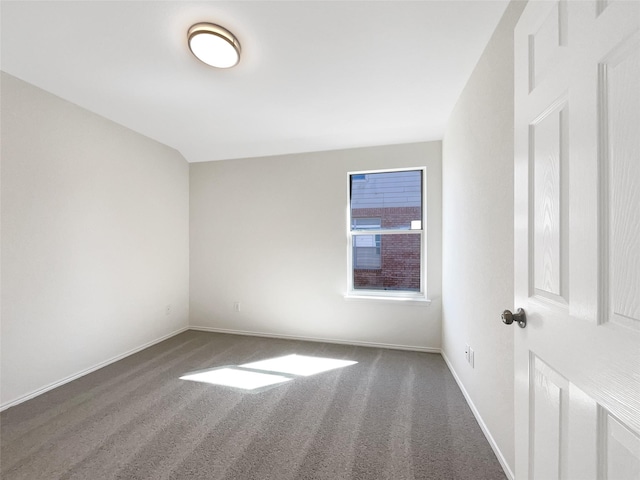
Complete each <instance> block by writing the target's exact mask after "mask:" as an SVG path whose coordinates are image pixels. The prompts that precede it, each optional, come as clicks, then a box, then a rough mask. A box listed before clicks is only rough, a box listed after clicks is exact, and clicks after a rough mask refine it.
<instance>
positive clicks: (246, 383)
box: [180, 368, 292, 390]
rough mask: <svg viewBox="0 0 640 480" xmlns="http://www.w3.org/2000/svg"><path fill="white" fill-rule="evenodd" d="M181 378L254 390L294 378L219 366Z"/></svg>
mask: <svg viewBox="0 0 640 480" xmlns="http://www.w3.org/2000/svg"><path fill="white" fill-rule="evenodd" d="M180 379H181V380H192V381H194V382H204V383H211V384H214V385H224V386H227V387H235V388H241V389H243V390H254V389H256V388H262V387H267V386H270V385H276V384H278V383H283V382H288V381H290V380H292V378H290V377H283V376H282V375H273V374H270V373H258V372H250V371H247V370H241V369H238V368H218V369H213V370H208V371H203V372H197V373H191V374H188V375H184V376H182V377H180Z"/></svg>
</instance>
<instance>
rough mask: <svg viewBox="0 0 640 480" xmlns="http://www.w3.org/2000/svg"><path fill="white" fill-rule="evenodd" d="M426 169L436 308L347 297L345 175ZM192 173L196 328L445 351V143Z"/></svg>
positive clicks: (195, 168)
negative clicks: (442, 345) (442, 348)
mask: <svg viewBox="0 0 640 480" xmlns="http://www.w3.org/2000/svg"><path fill="white" fill-rule="evenodd" d="M419 166H426V167H427V192H428V193H427V242H428V250H427V255H428V269H427V271H428V273H427V294H428V296H429V297H430V298H431V300H432V303H431V305H430V306H425V305H416V304H407V303H406V302H405V303H401V302H398V301H395V302H393V301H376V300H370V299H369V300H345V298H344V294H345V292H346V289H347V263H346V262H347V235H346V233H347V225H346V222H347V172H349V171H359V170H368V169H371V170H374V169H382V168H402V167H419ZM190 178H191V185H190V198H191V202H190V208H191V223H190V225H191V233H190V251H191V266H190V278H191V281H190V289H191V303H190V305H191V307H190V312H191V325H192V326H195V327H204V328H208V329H216V330H231V331H241V332H251V333H260V334H269V335H282V336H287V335H288V336H295V337H303V338H313V339H328V340H331V341H345V342H352V343H353V342H363V343H370V344H382V345H392V346H409V347H422V348H433V349H438V348H440V339H441V143H440V142H429V143H416V144H407V145H395V146H385V147H371V148H359V149H351V150H340V151H331V152H316V153H308V154H298V155H284V156H275V157H267V158H252V159H245V160H232V161H220V162H207V163H196V164H191V165H190ZM236 301H237V302H240V312H235V311H234V309H233V303H234V302H236Z"/></svg>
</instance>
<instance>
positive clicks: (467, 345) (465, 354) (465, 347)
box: [464, 343, 471, 363]
mask: <svg viewBox="0 0 640 480" xmlns="http://www.w3.org/2000/svg"><path fill="white" fill-rule="evenodd" d="M470 350H471V347H470V346H469V344H468V343H467V344H466V345H465V346H464V358H466V359H467V363H469V351H470Z"/></svg>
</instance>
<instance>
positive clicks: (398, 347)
mask: <svg viewBox="0 0 640 480" xmlns="http://www.w3.org/2000/svg"><path fill="white" fill-rule="evenodd" d="M189 330H198V331H201V332H214V333H229V334H231V335H246V336H249V337H266V338H281V339H283V340H302V341H305V342H322V343H337V344H339V345H355V346H358V347H377V348H390V349H393V350H408V351H412V352H426V353H440V349H439V348H433V347H418V346H413V345H397V344H395V343H377V342H360V341H357V340H341V339H336V338H319V337H302V336H298V335H284V334H276V333H265V332H251V331H248V330H230V329H228V328H214V327H197V326H193V325H192V326H190V327H189Z"/></svg>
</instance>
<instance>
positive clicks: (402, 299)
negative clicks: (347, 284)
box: [344, 293, 431, 307]
mask: <svg viewBox="0 0 640 480" xmlns="http://www.w3.org/2000/svg"><path fill="white" fill-rule="evenodd" d="M344 299H345V300H346V301H349V302H351V301H374V302H391V303H395V304H402V305H419V306H423V307H427V306H429V305H431V300H429V299H428V298H426V297H423V296H419V295H416V296H399V295H380V294H377V295H376V294H366V293H358V294H356V293H345V294H344Z"/></svg>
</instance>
